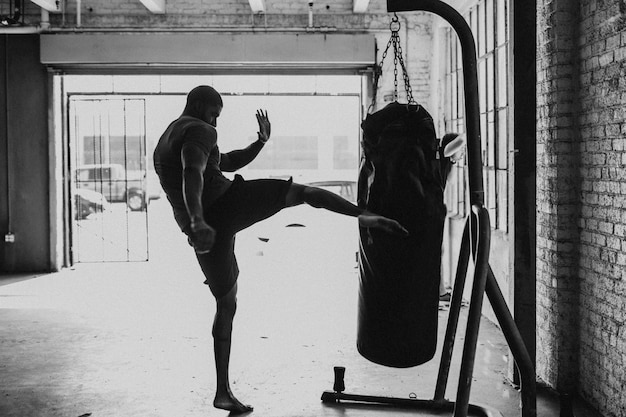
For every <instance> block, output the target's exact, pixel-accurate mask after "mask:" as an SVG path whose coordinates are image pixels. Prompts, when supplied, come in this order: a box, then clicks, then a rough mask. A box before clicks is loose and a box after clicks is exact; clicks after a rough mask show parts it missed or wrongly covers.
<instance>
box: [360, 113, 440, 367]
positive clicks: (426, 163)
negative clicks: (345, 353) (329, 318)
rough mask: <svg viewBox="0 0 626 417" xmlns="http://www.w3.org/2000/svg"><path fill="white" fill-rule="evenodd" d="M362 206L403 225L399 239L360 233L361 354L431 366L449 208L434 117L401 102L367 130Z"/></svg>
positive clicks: (372, 119)
mask: <svg viewBox="0 0 626 417" xmlns="http://www.w3.org/2000/svg"><path fill="white" fill-rule="evenodd" d="M361 127H362V129H363V143H362V146H363V158H362V161H361V167H360V171H359V180H358V205H359V206H360V207H362V208H366V209H367V210H369V211H371V212H374V213H377V214H380V215H383V216H386V217H389V218H392V219H395V220H397V221H399V222H400V223H401V224H402V225H403V226H404V227H405V228H407V229H408V231H409V236H408V237H398V236H393V235H390V234H387V233H385V232H381V231H377V230H371V229H366V228H360V229H359V273H360V277H359V278H360V286H359V301H358V332H357V349H358V351H359V353H360V354H361V355H362V356H363V357H365V358H366V359H368V360H370V361H372V362H374V363H377V364H380V365H384V366H390V367H396V368H407V367H411V366H416V365H420V364H422V363H425V362H427V361H429V360H430V359H432V357H433V356H434V354H435V350H436V345H437V316H438V306H439V280H440V271H441V244H442V238H443V225H444V219H445V215H446V208H445V205H444V202H443V187H444V186H443V185H442V184H441V173H440V172H439V171H440V164H439V158H438V156H437V155H438V143H437V138H436V135H435V128H434V124H433V120H432V117H431V116H430V114H429V113H428V112H427V111H426V110H425V109H424V108H423V107H421V106H419V105H406V104H400V103H397V102H394V103H391V104H389V105H387V106H386V107H385V108H383V109H381V110H380V111H378V112H375V113H372V114H370V115H368V116H367V118H366V119H365V120H364V121H363V123H362V124H361Z"/></svg>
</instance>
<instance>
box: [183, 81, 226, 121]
mask: <svg viewBox="0 0 626 417" xmlns="http://www.w3.org/2000/svg"><path fill="white" fill-rule="evenodd" d="M222 107H224V103H223V102H222V96H220V93H218V92H217V91H216V90H215V89H214V88H213V87H209V86H208V85H200V86H198V87H196V88H194V89H193V90H191V91H190V92H189V94H187V104H186V106H185V110H184V111H183V114H184V115H186V116H193V117H196V118H198V119H201V120H204V121H205V122H207V123H208V124H210V125H212V126H217V118H218V117H219V115H220V113H221V112H222Z"/></svg>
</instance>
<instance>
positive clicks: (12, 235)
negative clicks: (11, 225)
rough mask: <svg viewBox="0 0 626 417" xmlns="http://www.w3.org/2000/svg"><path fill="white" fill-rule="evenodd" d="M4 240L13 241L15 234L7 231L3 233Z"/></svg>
mask: <svg viewBox="0 0 626 417" xmlns="http://www.w3.org/2000/svg"><path fill="white" fill-rule="evenodd" d="M4 241H5V242H6V243H14V242H15V235H14V234H13V233H7V234H6V235H4Z"/></svg>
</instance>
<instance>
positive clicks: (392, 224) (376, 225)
mask: <svg viewBox="0 0 626 417" xmlns="http://www.w3.org/2000/svg"><path fill="white" fill-rule="evenodd" d="M359 226H361V227H369V228H372V229H380V230H384V231H386V232H388V233H392V234H394V235H399V236H408V235H409V231H408V230H406V229H405V228H404V227H403V226H402V225H401V224H400V223H398V222H397V221H395V220H392V219H388V218H387V217H383V216H379V215H377V214H372V213H364V214H361V215H360V216H359Z"/></svg>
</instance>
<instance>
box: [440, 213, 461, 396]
mask: <svg viewBox="0 0 626 417" xmlns="http://www.w3.org/2000/svg"><path fill="white" fill-rule="evenodd" d="M469 258H470V224H469V218H468V220H467V221H466V222H465V229H464V230H463V238H462V239H461V249H460V250H459V262H458V264H457V269H456V276H455V278H454V290H453V291H452V300H451V301H450V311H449V312H448V325H447V327H446V335H445V337H444V339H443V350H442V352H441V360H440V362H439V374H438V375H437V384H436V385H435V397H434V400H435V401H443V400H444V399H445V395H446V385H447V384H448V375H449V374H450V364H451V362H452V351H453V349H454V339H455V337H456V331H457V327H458V323H459V315H460V312H461V303H462V301H463V288H465V279H466V277H467V267H468V265H469Z"/></svg>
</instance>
